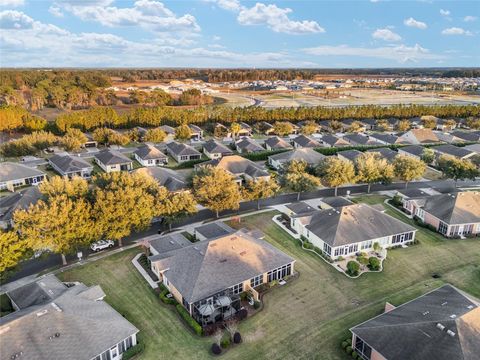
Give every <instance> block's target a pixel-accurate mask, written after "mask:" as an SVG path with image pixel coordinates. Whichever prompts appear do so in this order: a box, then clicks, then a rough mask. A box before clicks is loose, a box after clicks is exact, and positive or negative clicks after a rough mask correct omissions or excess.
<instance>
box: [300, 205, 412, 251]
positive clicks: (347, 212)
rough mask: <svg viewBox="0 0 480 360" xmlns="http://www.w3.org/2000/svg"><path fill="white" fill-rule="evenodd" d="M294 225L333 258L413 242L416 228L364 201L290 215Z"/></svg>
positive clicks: (301, 233)
mask: <svg viewBox="0 0 480 360" xmlns="http://www.w3.org/2000/svg"><path fill="white" fill-rule="evenodd" d="M291 227H292V229H294V230H295V231H296V232H297V233H298V234H300V235H303V236H304V237H306V238H307V239H308V240H309V241H310V242H311V243H312V244H313V245H315V246H317V247H318V248H319V249H321V250H322V251H323V252H324V254H326V255H327V256H329V257H330V258H332V259H337V258H338V257H339V256H350V255H354V254H355V253H357V252H359V251H366V252H368V251H371V250H373V244H374V243H379V244H380V245H381V246H382V247H383V248H389V247H392V246H400V245H403V244H408V243H411V242H413V241H414V239H415V232H416V231H417V229H416V228H414V227H413V226H410V225H407V224H405V223H404V222H403V221H400V220H397V219H395V218H394V217H392V216H390V215H387V214H385V213H383V212H380V211H378V210H376V209H374V208H372V207H371V206H368V205H365V204H353V205H347V206H342V207H338V208H332V209H325V210H318V211H315V212H313V213H310V214H306V215H298V216H293V217H291Z"/></svg>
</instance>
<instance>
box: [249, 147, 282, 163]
mask: <svg viewBox="0 0 480 360" xmlns="http://www.w3.org/2000/svg"><path fill="white" fill-rule="evenodd" d="M285 151H288V150H283V149H282V150H272V151H257V152H253V153H249V154H242V155H241V156H242V157H244V158H245V159H248V160H251V161H266V160H267V159H268V157H269V156H272V155H276V154H280V153H283V152H285Z"/></svg>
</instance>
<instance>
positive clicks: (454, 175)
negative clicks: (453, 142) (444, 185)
mask: <svg viewBox="0 0 480 360" xmlns="http://www.w3.org/2000/svg"><path fill="white" fill-rule="evenodd" d="M438 167H439V169H440V171H441V172H442V173H443V175H444V176H446V177H448V178H450V179H453V180H454V181H455V187H457V182H458V180H466V179H469V180H475V178H476V177H477V176H479V174H480V173H479V170H478V169H477V167H476V166H475V165H474V164H473V163H472V162H471V161H470V160H466V159H458V158H456V157H454V156H450V155H442V156H440V157H439V158H438Z"/></svg>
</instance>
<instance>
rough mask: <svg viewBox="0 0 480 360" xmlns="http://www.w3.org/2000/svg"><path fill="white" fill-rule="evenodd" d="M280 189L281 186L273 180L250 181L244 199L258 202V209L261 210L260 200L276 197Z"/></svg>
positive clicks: (246, 186)
mask: <svg viewBox="0 0 480 360" xmlns="http://www.w3.org/2000/svg"><path fill="white" fill-rule="evenodd" d="M279 189H280V186H279V185H278V184H277V183H276V182H275V180H273V179H269V180H265V179H259V180H257V181H248V182H247V184H246V185H245V187H244V194H243V197H244V199H248V200H256V201H257V209H258V210H260V200H261V199H266V198H269V197H272V196H275V194H276V193H277V192H278V190H279Z"/></svg>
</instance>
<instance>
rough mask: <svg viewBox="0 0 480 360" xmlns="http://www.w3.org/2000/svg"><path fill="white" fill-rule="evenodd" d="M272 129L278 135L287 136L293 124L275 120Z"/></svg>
mask: <svg viewBox="0 0 480 360" xmlns="http://www.w3.org/2000/svg"><path fill="white" fill-rule="evenodd" d="M273 131H274V132H275V134H276V135H278V136H287V135H289V134H291V133H292V132H293V126H292V124H290V123H289V122H288V121H276V122H275V123H274V124H273Z"/></svg>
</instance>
